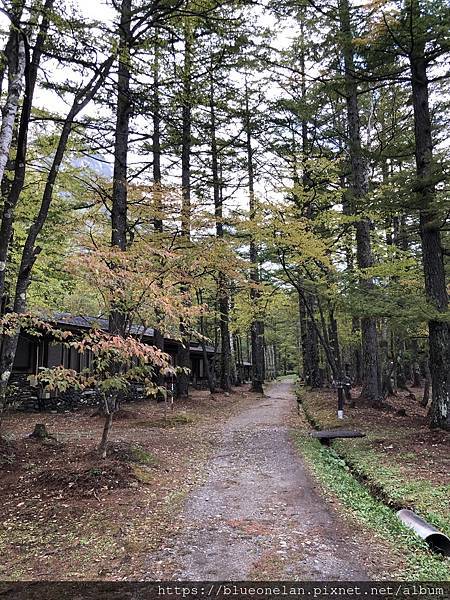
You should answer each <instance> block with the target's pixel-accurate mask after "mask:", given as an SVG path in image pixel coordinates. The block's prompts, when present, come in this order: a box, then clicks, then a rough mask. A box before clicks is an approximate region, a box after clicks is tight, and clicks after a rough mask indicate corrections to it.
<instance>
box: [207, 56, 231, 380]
mask: <svg viewBox="0 0 450 600" xmlns="http://www.w3.org/2000/svg"><path fill="white" fill-rule="evenodd" d="M209 111H210V125H211V173H212V183H213V197H214V215H215V220H216V235H217V237H218V238H219V240H222V239H223V235H224V230H223V206H222V194H221V185H222V183H221V180H220V175H219V160H218V148H217V138H216V105H215V97H214V79H213V68H212V65H211V70H210V87H209ZM217 291H218V296H219V325H220V387H221V388H222V390H224V391H225V392H229V391H230V390H231V366H232V365H231V360H232V355H231V344H230V327H229V323H230V298H229V294H228V281H227V277H226V276H225V274H224V273H222V272H220V273H219V274H218V279H217Z"/></svg>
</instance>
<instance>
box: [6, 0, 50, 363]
mask: <svg viewBox="0 0 450 600" xmlns="http://www.w3.org/2000/svg"><path fill="white" fill-rule="evenodd" d="M53 3H54V0H46V2H45V4H44V7H43V11H42V14H43V17H42V21H41V24H40V26H39V31H38V35H37V37H36V42H35V45H34V49H33V54H32V57H31V58H30V48H29V46H28V42H27V41H26V38H24V44H25V46H24V50H25V90H24V100H23V104H22V110H21V113H20V121H19V128H18V133H17V146H16V157H15V161H14V177H13V181H12V184H11V187H10V188H9V193H8V196H7V197H6V198H5V200H4V202H3V211H2V218H1V225H0V298H3V297H4V294H5V281H6V265H7V261H8V254H9V246H10V243H11V237H12V233H13V224H14V211H15V208H16V205H17V202H18V201H19V197H20V194H21V192H22V189H23V186H24V183H25V170H26V159H27V147H28V128H29V124H30V117H31V107H32V104H33V97H34V90H35V87H36V81H37V74H38V70H39V65H40V62H41V57H42V53H43V49H44V44H45V40H46V37H47V32H48V28H49V24H50V22H49V18H48V14H49V11H50V10H51V9H52V7H53ZM2 373H3V371H2Z"/></svg>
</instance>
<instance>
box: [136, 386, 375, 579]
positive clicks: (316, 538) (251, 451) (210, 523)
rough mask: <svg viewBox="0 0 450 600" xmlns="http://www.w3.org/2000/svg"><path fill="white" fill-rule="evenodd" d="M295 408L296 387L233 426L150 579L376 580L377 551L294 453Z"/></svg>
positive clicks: (154, 561)
mask: <svg viewBox="0 0 450 600" xmlns="http://www.w3.org/2000/svg"><path fill="white" fill-rule="evenodd" d="M294 405H295V398H294V395H293V392H292V384H291V383H289V382H281V383H275V384H272V385H271V386H269V388H268V391H267V396H265V397H263V398H261V399H260V400H258V401H257V402H256V403H255V404H254V405H253V406H251V407H250V408H247V409H244V410H243V411H242V412H240V413H239V414H238V415H236V416H234V417H232V418H231V419H229V420H228V421H227V422H225V424H224V425H223V426H222V427H221V429H220V432H219V439H220V442H219V444H218V448H217V450H216V453H215V455H214V456H213V458H212V459H211V460H210V462H209V463H208V475H207V479H206V482H205V483H204V484H203V485H202V486H201V487H199V488H197V489H196V490H194V491H193V492H192V494H191V495H190V496H189V497H188V499H187V502H186V504H185V507H184V511H183V515H182V520H183V528H182V533H181V534H179V535H177V536H176V537H174V538H173V539H172V540H168V541H166V543H165V545H164V548H162V549H161V550H160V551H158V552H157V553H155V554H154V555H152V556H151V557H149V559H150V560H149V573H148V578H149V579H159V578H163V577H166V578H172V579H178V580H183V579H184V580H245V579H283V578H284V579H291V580H292V579H298V580H365V579H368V578H370V577H369V573H370V572H373V571H374V562H375V561H376V560H377V559H376V558H375V557H374V556H372V555H371V554H370V552H371V551H370V550H369V544H367V543H364V539H363V537H362V536H361V532H359V531H356V532H353V531H352V529H351V527H350V526H349V525H348V524H346V523H344V522H343V521H342V520H341V519H338V517H337V514H336V512H335V510H334V508H333V507H332V506H331V505H330V504H329V503H328V502H327V501H326V500H325V499H324V498H323V497H322V496H321V495H320V492H319V490H318V489H316V486H315V484H314V483H313V481H312V479H311V478H310V476H309V474H308V473H307V471H306V467H305V466H304V464H303V462H302V460H301V457H300V456H299V454H298V452H297V451H296V450H295V449H294V447H293V445H292V442H291V440H290V437H289V427H288V425H287V424H286V421H287V417H288V416H289V415H290V414H292V410H293V406H294ZM354 533H355V535H354Z"/></svg>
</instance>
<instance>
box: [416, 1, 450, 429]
mask: <svg viewBox="0 0 450 600" xmlns="http://www.w3.org/2000/svg"><path fill="white" fill-rule="evenodd" d="M407 10H408V11H409V12H408V16H410V17H411V22H412V23H413V25H414V26H415V33H413V36H414V39H413V40H412V50H411V53H410V55H409V64H410V70H411V88H412V100H413V109H414V138H415V157H416V175H417V184H416V190H417V192H416V194H417V199H418V204H419V217H420V236H421V240H422V262H423V268H424V274H425V291H426V294H427V298H428V301H429V303H430V304H431V306H432V307H433V309H434V310H435V311H436V313H442V318H441V319H440V318H439V317H438V315H437V314H436V317H435V318H433V319H431V320H430V321H429V322H428V339H429V348H430V374H431V406H430V413H429V414H430V426H431V427H441V428H443V429H450V411H449V401H450V336H449V326H448V322H446V320H445V315H446V313H447V310H448V295H447V288H446V281H445V268H444V257H443V252H442V243H441V232H440V224H439V219H440V216H439V214H438V213H437V211H436V209H435V207H434V200H435V186H434V183H433V140H432V133H431V117H430V103H429V90H428V77H427V62H426V58H425V52H426V31H425V29H426V27H425V23H424V22H423V21H425V19H426V17H423V16H422V15H421V12H420V4H419V1H418V0H413V2H412V3H411V4H409V3H408V8H407Z"/></svg>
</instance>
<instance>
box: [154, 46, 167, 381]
mask: <svg viewBox="0 0 450 600" xmlns="http://www.w3.org/2000/svg"><path fill="white" fill-rule="evenodd" d="M158 41H159V40H158V36H156V41H155V57H154V63H153V133H152V153H153V187H154V197H155V202H154V210H155V215H154V227H155V233H156V235H159V236H162V233H163V231H164V222H163V210H164V208H163V205H162V198H161V192H162V189H161V184H162V174H161V101H160V96H159V50H158ZM162 262H163V259H161V266H162ZM160 285H161V287H162V286H163V285H164V281H163V278H161V280H160ZM155 314H156V327H155V330H154V335H153V344H154V346H156V348H158V349H159V350H161V351H162V352H164V334H163V332H162V331H161V328H160V325H161V323H162V321H163V319H164V315H163V314H161V311H160V310H159V309H156V310H155ZM156 384H157V385H158V387H162V386H163V385H164V375H163V374H162V373H161V372H160V371H159V372H158V373H157V375H156Z"/></svg>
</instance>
